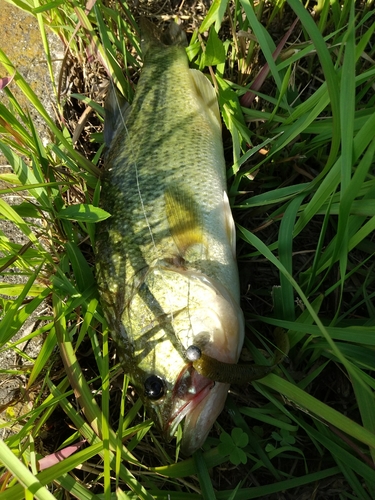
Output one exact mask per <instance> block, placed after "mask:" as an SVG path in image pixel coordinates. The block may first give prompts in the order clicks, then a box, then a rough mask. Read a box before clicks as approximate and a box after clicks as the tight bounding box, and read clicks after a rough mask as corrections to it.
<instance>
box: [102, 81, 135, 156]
mask: <svg viewBox="0 0 375 500" xmlns="http://www.w3.org/2000/svg"><path fill="white" fill-rule="evenodd" d="M104 109H105V117H104V141H105V143H106V145H107V147H108V148H109V146H110V144H111V142H112V139H113V138H114V136H115V135H116V133H117V131H118V129H119V127H120V126H121V125H123V124H125V122H126V118H127V115H128V114H129V111H130V104H129V103H128V102H127V101H126V100H125V98H124V97H123V96H122V94H120V92H119V91H118V90H117V88H116V86H115V84H114V83H113V82H112V81H111V82H110V83H109V89H108V94H107V97H106V100H105V102H104Z"/></svg>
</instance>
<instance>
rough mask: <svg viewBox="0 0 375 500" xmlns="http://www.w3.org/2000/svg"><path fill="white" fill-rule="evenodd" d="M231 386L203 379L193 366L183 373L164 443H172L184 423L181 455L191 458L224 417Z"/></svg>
mask: <svg viewBox="0 0 375 500" xmlns="http://www.w3.org/2000/svg"><path fill="white" fill-rule="evenodd" d="M228 389H229V384H223V383H218V382H213V381H212V380H210V379H208V378H206V377H204V376H203V375H200V374H199V373H198V372H197V371H196V370H195V369H194V368H193V366H192V365H187V366H186V367H184V368H183V370H182V371H181V373H180V375H179V377H178V379H177V382H176V384H175V386H174V390H173V396H172V408H171V411H170V416H169V418H168V420H167V422H166V423H165V425H164V429H163V430H164V439H165V440H167V441H169V440H171V439H172V437H173V436H174V434H175V432H176V430H177V427H178V425H179V424H180V423H181V422H182V421H184V422H183V424H184V427H183V436H182V442H181V451H182V453H183V454H185V455H191V454H192V453H193V452H194V451H196V450H197V449H198V448H200V447H201V446H202V445H203V443H204V441H205V440H206V437H207V435H208V433H209V432H210V430H211V427H212V425H213V424H214V422H215V420H216V418H217V417H218V415H219V414H220V413H221V411H222V409H223V407H224V404H225V400H226V397H227V393H228Z"/></svg>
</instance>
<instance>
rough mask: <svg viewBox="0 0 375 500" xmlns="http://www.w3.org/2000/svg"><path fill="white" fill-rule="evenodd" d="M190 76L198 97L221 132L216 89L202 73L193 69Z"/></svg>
mask: <svg viewBox="0 0 375 500" xmlns="http://www.w3.org/2000/svg"><path fill="white" fill-rule="evenodd" d="M190 75H191V77H192V80H193V83H194V86H195V90H196V92H197V94H198V96H199V97H201V99H202V101H203V103H204V104H205V105H206V106H207V108H208V111H209V113H210V116H211V119H212V120H213V121H214V122H216V125H218V126H219V127H220V130H221V119H220V110H219V104H218V102H217V97H216V92H215V89H214V88H213V86H212V85H211V83H210V81H209V80H208V79H207V77H206V76H204V74H203V73H202V72H201V71H198V70H197V69H191V70H190Z"/></svg>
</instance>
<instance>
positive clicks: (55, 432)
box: [0, 0, 375, 500]
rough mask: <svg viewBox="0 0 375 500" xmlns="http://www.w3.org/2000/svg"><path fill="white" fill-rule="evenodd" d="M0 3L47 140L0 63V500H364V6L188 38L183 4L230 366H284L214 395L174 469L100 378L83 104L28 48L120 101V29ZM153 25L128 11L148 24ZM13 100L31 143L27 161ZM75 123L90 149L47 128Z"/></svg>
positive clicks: (370, 111) (367, 432) (283, 16)
mask: <svg viewBox="0 0 375 500" xmlns="http://www.w3.org/2000/svg"><path fill="white" fill-rule="evenodd" d="M11 3H13V4H15V5H17V6H18V7H20V8H22V9H24V10H27V11H28V12H30V13H32V14H34V15H35V16H36V17H37V19H38V22H39V26H40V31H41V36H42V39H43V41H44V47H45V57H46V61H47V64H48V67H49V68H50V74H51V79H52V84H53V86H54V91H55V95H56V109H57V112H58V113H59V115H58V116H59V120H58V121H59V124H58V125H57V124H56V122H55V120H53V119H52V118H51V117H50V116H49V115H48V113H47V112H46V110H45V109H44V107H43V105H42V104H41V102H40V100H39V99H38V97H37V96H36V95H35V94H34V92H33V91H32V89H31V87H30V85H29V84H28V82H27V81H25V79H24V78H23V77H22V75H20V74H19V73H18V72H17V68H15V67H14V66H13V65H12V62H11V61H9V59H8V58H7V56H6V54H5V53H4V52H3V51H2V50H0V62H1V65H2V75H1V76H2V77H4V78H5V77H12V81H11V82H10V83H9V84H8V85H7V86H5V88H4V92H5V93H6V95H7V97H8V105H7V106H5V105H4V104H2V103H0V150H1V152H2V153H3V155H4V156H5V157H6V159H7V162H8V163H9V164H10V165H11V166H12V173H10V174H3V175H1V176H0V179H1V181H3V185H5V187H4V188H3V189H1V192H0V194H3V195H5V194H9V193H20V194H21V195H22V197H23V202H22V203H21V204H19V205H9V204H8V203H7V202H6V201H5V200H4V199H2V198H0V213H1V219H2V220H4V221H7V222H8V223H10V224H11V225H12V226H13V227H14V228H16V229H17V230H18V231H19V232H20V233H21V234H22V235H23V236H24V238H25V241H26V243H24V244H23V243H14V242H12V241H10V239H9V238H7V236H6V235H5V234H4V233H3V232H0V251H1V254H0V269H1V273H2V276H3V279H2V282H1V283H0V292H1V295H0V306H1V320H0V351H1V352H6V351H10V352H17V353H18V355H19V356H20V359H21V363H20V365H19V366H16V367H13V368H11V369H9V370H4V374H3V376H4V377H5V376H9V377H10V376H11V377H21V376H22V380H23V381H24V383H23V385H22V387H20V400H21V401H23V402H24V408H23V410H22V414H18V413H17V411H16V407H15V406H12V405H9V406H8V407H7V408H3V410H4V412H3V414H2V417H1V419H0V429H3V430H8V431H12V432H10V433H9V434H8V436H7V437H6V438H5V439H4V441H3V442H0V497H1V498H2V499H3V498H4V499H7V498H9V499H10V498H11V499H12V500H15V499H17V498H20V499H21V498H32V497H34V496H35V497H36V498H41V499H44V498H65V497H69V496H73V497H76V498H79V499H88V498H90V499H91V498H92V499H94V498H104V499H110V498H115V497H116V498H120V499H121V498H145V499H146V498H157V499H164V498H165V499H167V498H173V499H184V498H189V499H190V498H191V499H194V498H197V499H198V498H205V499H214V498H217V499H229V498H231V499H239V500H240V499H251V498H268V499H276V498H281V496H283V498H300V496H301V495H305V497H308V498H317V499H318V498H324V499H326V498H335V499H336V498H340V499H345V498H350V499H351V498H359V499H364V500H367V499H371V498H375V486H374V485H375V466H374V463H375V399H374V390H375V378H374V374H375V352H374V351H375V314H374V312H375V311H374V309H375V307H374V304H375V301H374V296H375V269H374V268H375V259H374V256H375V247H374V234H375V233H374V229H375V177H374V175H375V170H374V152H375V140H374V133H373V131H374V129H375V112H374V111H375V102H374V96H373V87H374V83H375V69H374V48H373V46H372V44H371V40H373V34H374V30H375V22H374V10H373V9H374V6H373V2H372V1H368V2H359V3H358V4H356V5H354V3H353V2H351V1H350V0H343V1H341V2H336V3H332V4H330V2H328V1H326V0H322V1H321V2H318V4H317V6H316V7H315V11H314V16H312V15H311V13H312V12H313V11H312V10H311V9H309V8H305V7H304V6H303V5H302V4H301V3H300V2H299V1H298V0H288V1H286V2H274V3H265V2H263V1H260V2H258V3H256V4H253V3H252V2H251V1H250V0H238V1H224V0H218V1H215V2H213V3H212V6H211V8H210V9H209V11H208V12H204V15H202V16H200V15H197V14H196V13H195V16H194V15H192V12H190V11H189V2H187V3H186V6H185V8H186V9H187V11H186V12H187V16H186V17H185V19H186V18H187V20H188V21H189V23H190V24H189V23H188V24H189V30H190V32H192V33H191V34H192V36H191V40H190V46H189V49H188V55H189V58H190V60H191V65H192V67H196V68H200V69H201V70H203V71H204V72H207V73H208V72H209V71H211V76H212V77H213V78H214V81H215V85H216V87H217V89H218V92H219V101H220V108H221V113H222V118H223V121H224V123H225V125H226V129H227V130H228V131H229V132H230V134H229V133H227V132H226V131H225V133H224V146H225V150H226V157H227V165H228V183H229V194H230V199H231V202H232V206H233V210H234V215H235V220H236V222H237V229H238V262H239V268H240V275H241V278H242V306H243V309H244V313H245V317H246V322H247V337H246V342H245V346H246V348H247V350H248V351H249V352H250V354H251V356H252V358H253V359H254V360H255V361H260V362H261V360H262V358H263V353H264V349H267V348H269V341H268V340H267V339H268V338H271V337H272V335H271V332H272V330H273V329H274V328H277V327H279V328H283V329H284V330H285V331H287V333H288V336H289V340H290V346H291V349H290V353H289V358H288V361H287V362H286V363H284V364H283V365H282V366H280V367H279V368H277V370H276V371H275V372H274V373H273V374H270V375H268V376H267V377H265V378H263V379H261V380H259V381H257V382H254V383H253V384H251V385H249V386H248V387H247V388H245V389H244V390H241V391H239V390H238V388H236V387H233V388H232V393H231V394H230V396H229V398H228V402H227V405H226V410H225V411H224V412H223V414H222V415H221V416H220V418H219V419H218V422H217V423H216V425H215V427H214V429H213V431H212V432H211V434H210V436H209V438H208V439H207V442H206V444H205V446H204V447H203V449H202V451H199V452H197V453H196V454H195V455H194V456H193V457H191V458H187V459H186V458H183V457H178V447H177V448H176V446H175V445H174V444H173V443H171V444H170V445H165V444H164V443H163V442H162V441H161V440H160V438H159V436H158V434H157V432H156V430H155V429H154V427H153V426H152V422H150V420H148V418H147V415H144V411H143V407H142V403H141V402H140V400H139V399H138V397H137V395H136V394H135V393H134V392H133V390H132V387H131V385H130V383H129V380H128V378H127V376H126V375H124V374H123V372H122V370H121V367H120V366H118V364H116V361H115V358H114V355H113V354H114V347H113V346H112V343H111V338H110V332H109V331H108V329H107V325H106V323H105V320H104V318H103V315H102V312H101V309H100V305H99V303H98V295H97V291H96V287H95V278H94V272H93V252H92V246H93V244H94V241H95V224H96V222H98V221H99V220H102V219H103V218H105V217H106V216H107V214H106V213H105V212H104V211H103V210H101V209H99V208H98V203H99V186H100V181H99V172H100V165H101V153H102V150H103V138H102V135H101V123H102V116H103V112H102V109H101V106H100V103H101V101H100V99H99V98H98V102H99V104H98V103H97V102H93V100H92V99H91V98H90V97H89V96H87V95H85V96H83V95H80V96H79V95H73V96H66V97H64V99H66V102H65V106H64V102H63V99H62V97H61V92H59V82H58V81H55V80H54V76H53V71H52V61H51V56H50V51H49V45H48V38H47V37H46V36H45V33H46V31H47V30H49V29H52V30H53V31H55V32H56V33H57V34H58V35H59V36H60V38H61V39H62V40H63V41H64V43H65V44H66V46H67V47H68V46H69V54H70V55H69V57H71V58H75V59H74V60H75V64H76V65H77V66H78V67H86V68H92V67H91V66H90V64H94V66H95V71H96V72H97V74H98V75H99V76H98V78H99V79H103V78H106V77H107V76H108V75H112V76H113V78H114V80H115V82H116V84H117V85H118V87H119V88H120V89H121V90H122V92H123V94H124V96H125V97H126V99H127V100H129V101H131V99H132V96H133V92H134V82H135V81H136V78H137V75H138V73H139V69H140V66H141V63H140V61H141V49H140V45H139V31H138V28H137V24H136V22H135V20H134V17H133V13H132V9H131V8H130V7H129V6H128V5H127V4H125V3H122V2H118V3H113V4H112V3H107V2H104V1H99V0H98V1H97V2H96V3H94V2H92V4H90V5H88V6H87V7H88V8H87V9H86V10H85V6H84V5H83V4H80V3H79V2H74V1H72V0H69V1H67V2H58V1H56V2H45V1H39V0H23V1H21V0H12V1H11ZM159 7H160V6H158V5H157V3H155V4H153V3H152V2H151V4H143V3H141V4H140V6H139V7H138V9H139V10H140V12H139V13H141V14H142V13H143V14H144V13H145V12H144V10H147V9H148V12H146V15H148V16H149V17H151V19H153V13H155V12H156V11H158V10H159ZM167 7H168V6H167ZM142 9H143V11H142ZM153 9H154V10H153ZM162 14H165V15H167V14H168V16H169V17H171V15H172V14H173V12H172V11H171V10H169V11H167V12H162ZM160 15H161V14H160V13H158V16H160ZM168 16H167V17H168ZM296 17H298V18H299V21H298V24H297V25H296V26H295V27H292V24H293V22H294V20H295V19H296ZM159 18H160V17H159ZM156 19H158V17H156ZM194 23H195V25H194V27H195V28H196V29H195V30H192V29H191V28H192V24H194ZM290 27H292V28H293V29H291V30H290V33H289V34H288V40H287V41H286V40H285V38H284V39H283V37H284V35H285V32H286V30H287V29H288V28H290ZM207 33H208V36H207ZM217 33H218V35H219V36H217ZM94 47H95V49H94ZM275 51H277V52H278V56H277V57H275V58H274V54H275ZM85 54H86V55H87V54H89V55H90V57H91V59H93V60H94V62H93V63H90V62H88V61H87V60H86V55H85ZM208 66H211V68H208ZM1 81H2V83H3V84H5V83H8V80H5V79H4V80H1ZM16 87H18V89H19V90H20V91H21V92H22V93H23V94H24V95H25V96H26V98H27V99H28V101H29V103H30V106H32V107H34V108H35V109H36V110H37V112H38V113H39V114H40V116H41V117H42V118H43V120H44V121H45V124H46V126H47V127H48V128H49V130H50V134H51V141H50V142H49V143H48V144H47V145H45V144H44V143H43V141H42V140H41V138H40V137H39V134H38V131H37V130H36V129H35V126H34V124H33V121H32V119H31V118H30V115H29V114H28V111H27V110H25V109H22V108H21V107H20V105H19V103H18V101H17V98H16V97H15V95H16V93H15V92H14V89H15V88H16ZM78 103H81V104H78ZM79 105H81V106H83V108H81V109H86V106H92V108H93V112H92V115H91V118H90V126H91V128H90V130H91V132H92V134H91V135H90V136H88V137H87V136H84V138H82V137H83V136H82V135H81V136H80V137H78V139H77V140H76V138H75V139H74V140H73V138H72V137H73V132H72V130H70V129H69V126H68V125H66V123H67V122H66V120H64V119H63V113H64V112H65V111H64V109H66V108H69V107H70V108H74V106H75V107H76V109H77V106H79ZM77 121H78V120H77ZM85 137H86V138H85ZM85 141H86V142H85ZM84 143H85V144H84ZM10 268H16V275H17V276H18V277H19V279H18V281H17V282H16V283H14V282H9V280H7V276H8V275H9V274H10V273H11V271H10ZM13 275H14V273H13ZM46 302H47V304H48V305H49V309H48V312H47V313H45V314H44V316H42V317H40V318H39V320H40V321H39V323H38V324H37V326H36V328H35V329H34V330H33V331H32V332H31V333H29V334H28V335H27V338H26V340H31V339H34V338H37V337H38V336H41V337H43V339H44V343H43V347H42V349H41V351H40V353H39V355H38V357H37V358H36V359H32V358H30V357H29V356H27V354H26V353H25V352H24V351H23V350H22V349H20V348H19V345H20V343H21V342H24V340H25V339H19V337H17V334H18V333H19V332H20V330H21V329H22V327H23V325H25V323H26V322H27V321H28V319H29V318H30V317H31V316H32V315H33V313H35V311H38V307H39V306H40V304H45V303H46ZM271 348H272V347H271ZM26 402H27V404H26ZM13 403H14V402H13ZM14 431H16V432H14ZM51 443H52V445H51Z"/></svg>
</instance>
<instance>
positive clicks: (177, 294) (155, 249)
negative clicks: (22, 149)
mask: <svg viewBox="0 0 375 500" xmlns="http://www.w3.org/2000/svg"><path fill="white" fill-rule="evenodd" d="M142 27H143V36H144V40H143V50H144V65H143V68H142V72H141V76H140V79H139V82H138V85H137V89H136V93H135V98H134V101H133V103H132V105H131V107H130V109H128V110H126V111H125V112H123V114H122V115H121V116H120V117H118V118H116V119H114V115H115V112H116V109H113V108H110V107H108V111H107V113H108V116H107V117H106V123H105V127H107V123H112V125H113V123H115V127H113V129H114V130H113V131H112V132H111V131H108V129H107V134H106V137H112V139H111V141H110V144H109V149H108V153H107V157H106V162H105V171H104V174H103V179H102V193H101V204H102V207H103V208H104V209H105V210H106V211H108V212H109V213H110V214H111V217H110V218H108V219H107V220H106V221H104V222H102V223H101V224H99V228H98V233H97V249H96V254H97V276H98V285H99V291H100V294H101V301H102V304H103V309H104V312H105V315H106V318H107V320H108V324H109V327H110V330H111V334H112V336H113V338H114V340H115V341H116V345H117V352H118V354H119V357H120V360H121V362H122V365H123V366H124V370H125V371H126V372H127V373H128V374H129V375H130V378H131V380H132V382H133V384H134V385H135V387H136V388H137V391H138V393H139V394H140V396H141V397H142V399H143V402H144V404H145V405H146V407H147V408H148V410H149V411H150V412H151V416H152V418H153V419H154V421H155V422H156V424H157V425H159V428H160V430H161V432H162V433H163V435H164V437H165V438H166V439H170V438H171V437H172V436H173V434H174V432H175V431H176V428H177V425H178V424H179V423H180V422H182V421H183V420H184V434H183V436H184V437H183V448H184V450H185V453H191V452H192V451H194V450H195V449H196V448H197V447H199V446H200V445H201V444H202V443H203V441H204V439H205V437H206V435H207V433H208V432H209V430H210V428H211V426H212V424H213V422H214V420H215V419H216V417H217V415H218V414H219V413H220V411H221V410H222V408H223V405H224V402H225V398H226V395H227V391H228V387H229V386H228V384H225V383H217V384H215V385H213V384H212V381H210V380H208V379H206V378H205V377H203V376H202V375H200V374H198V373H196V372H195V371H194V369H193V368H192V365H191V363H189V362H188V361H187V360H186V357H185V351H186V349H187V348H188V347H189V346H190V345H191V344H195V345H199V347H200V348H201V349H203V350H204V352H205V353H207V354H208V355H210V356H213V357H214V358H215V359H218V360H221V361H225V362H229V363H236V362H237V360H238V356H239V352H240V350H241V347H242V343H243V320H242V312H241V310H240V308H239V285H238V271H237V266H236V262H235V249H234V246H235V238H234V223H233V219H232V215H231V211H230V207H229V202H228V197H227V195H226V174H225V162H224V155H223V145H222V138H221V123H220V115H219V109H218V104H217V99H216V96H215V92H214V90H213V87H212V86H211V84H210V82H209V81H208V80H207V78H206V77H205V76H204V75H203V74H202V73H200V72H198V71H196V70H191V69H189V66H188V60H187V56H186V51H185V48H184V47H183V46H182V45H181V43H180V42H181V40H182V38H183V37H181V36H180V34H181V33H180V32H179V28H178V27H176V26H173V27H172V38H173V39H174V40H175V42H174V44H172V45H166V44H164V43H162V42H161V41H160V39H159V38H157V37H155V35H154V34H153V33H154V29H153V28H151V27H150V26H149V25H148V24H147V23H145V22H144V23H143V26H142ZM173 33H174V34H175V35H174V36H173ZM176 34H177V36H176ZM112 102H113V100H112ZM114 102H116V101H114ZM117 111H118V110H117ZM155 377H156V378H155ZM150 381H152V384H151V383H149V382H150ZM150 386H152V388H153V389H152V390H153V391H154V388H156V389H159V388H160V389H161V395H160V398H158V399H157V400H156V398H155V391H156V389H155V391H154V392H152V394H151V393H150V392H149V389H147V387H150ZM145 388H146V389H145ZM198 428H199V430H197V429H198Z"/></svg>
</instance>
